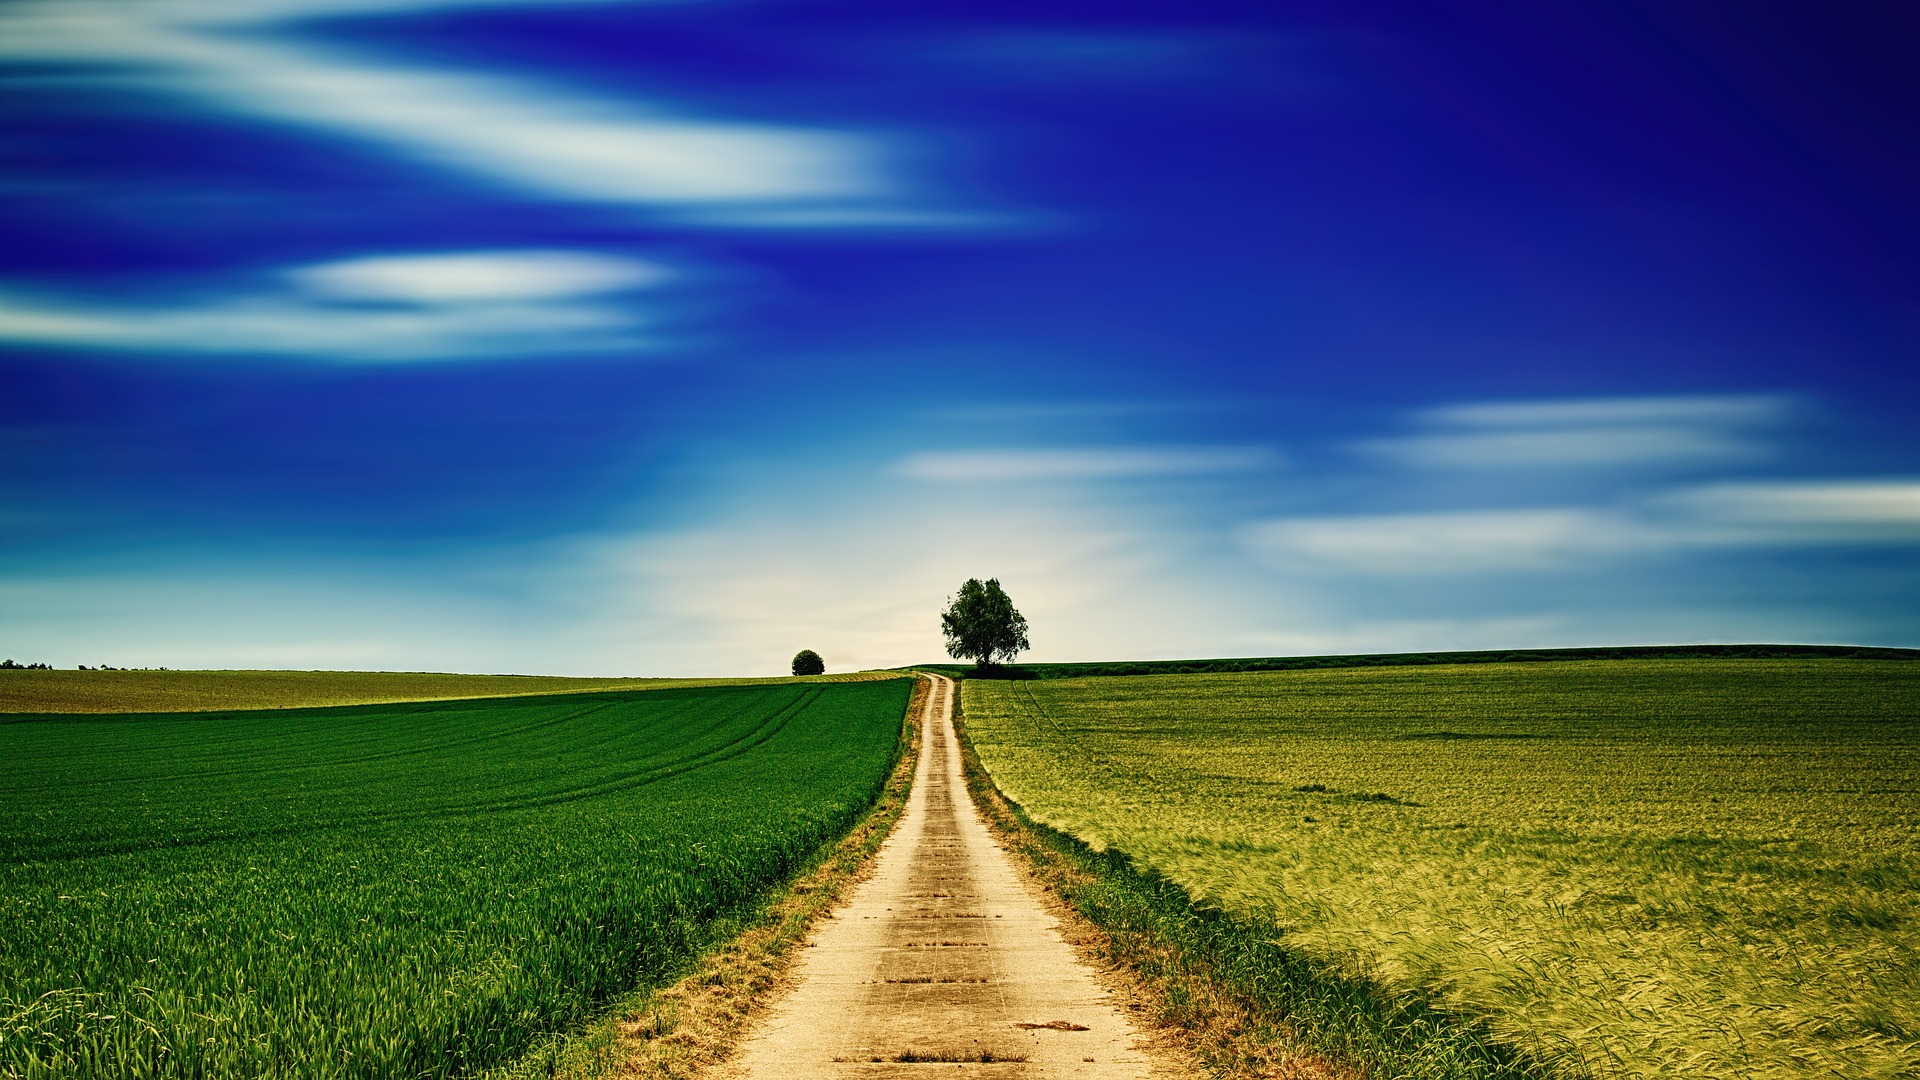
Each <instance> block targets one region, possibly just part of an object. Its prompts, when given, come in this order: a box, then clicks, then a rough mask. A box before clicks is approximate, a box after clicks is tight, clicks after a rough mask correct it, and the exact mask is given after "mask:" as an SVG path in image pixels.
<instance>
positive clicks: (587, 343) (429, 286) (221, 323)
mask: <svg viewBox="0 0 1920 1080" xmlns="http://www.w3.org/2000/svg"><path fill="white" fill-rule="evenodd" d="M669 276H670V274H669V273H668V271H667V270H666V269H665V268H663V267H661V266H659V265H658V264H655V263H652V262H646V261H642V260H636V259H622V258H616V257H613V256H608V255H599V254H594V253H590V252H558V251H535V252H501V251H489V252H457V253H435V254H426V255H389V256H370V257H365V258H359V259H350V260H344V261H340V262H330V263H320V264H316V265H310V266H300V267H293V268H290V269H287V270H284V271H281V272H280V273H279V274H277V275H274V276H273V277H272V279H271V280H270V282H269V283H268V284H267V285H265V286H262V287H259V288H256V289H254V290H253V291H251V292H247V293H244V294H242V295H239V296H237V297H228V298H221V299H216V300H178V301H175V302H173V303H168V304H145V305H141V304H131V303H122V302H106V301H100V300H90V299H71V298H67V299H62V298H54V297H48V296H45V295H42V294H24V293H9V292H6V291H0V342H13V343H19V344H27V345H41V346H52V347H58V348H77V349H103V350H123V349H124V350H136V351H141V352H154V353H187V354H207V355H238V354H253V355H268V356H293V357H302V358H309V359H323V360H344V361H409V360H436V359H457V358H462V357H481V356H496V355H504V354H512V353H541V352H583V351H599V350H607V349H633V348H641V347H645V346H647V345H648V344H649V343H650V336H649V329H650V324H651V323H652V322H653V321H654V315H653V312H652V311H651V310H649V309H648V308H646V307H643V306H641V305H640V304H638V303H637V302H636V300H635V298H634V297H633V296H631V295H629V294H631V293H633V292H635V291H637V290H640V289H644V288H647V287H651V286H654V285H656V284H658V283H660V282H662V281H665V280H666V279H667V278H668V277H669Z"/></svg>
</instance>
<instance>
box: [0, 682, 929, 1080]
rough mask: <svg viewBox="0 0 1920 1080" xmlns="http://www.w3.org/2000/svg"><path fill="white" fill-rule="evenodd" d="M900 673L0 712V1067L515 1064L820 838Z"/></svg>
mask: <svg viewBox="0 0 1920 1080" xmlns="http://www.w3.org/2000/svg"><path fill="white" fill-rule="evenodd" d="M910 689H911V683H910V682H909V681H908V680H906V679H888V680H884V681H864V682H846V683H809V682H803V681H796V680H783V681H782V682H781V683H780V684H779V685H769V686H741V687H714V686H705V687H698V688H690V689H662V690H650V691H645V692H630V691H629V692H600V693H577V694H567V695H562V696H546V697H516V698H496V699H487V700H463V701H443V702H429V703H411V704H401V705H376V706H356V707H347V708H330V709H303V710H273V711H256V712H231V713H215V714H147V715H115V716H73V715H62V716H25V717H20V716H15V717H5V718H0V1076H8V1077H38V1076H48V1077H54V1076H58V1077H95V1076H108V1077H132V1076H143V1077H144V1076H163V1077H165V1076H181V1077H186V1076H193V1077H255V1076H289V1077H292V1076H300V1077H307V1076H311V1077H402V1076H404V1077H434V1076H455V1075H462V1074H466V1073H469V1072H473V1071H476V1070H479V1069H482V1068H485V1067H487V1066H490V1065H494V1064H497V1063H500V1062H503V1061H507V1060H510V1059H512V1058H513V1057H514V1056H515V1055H516V1054H519V1053H520V1052H522V1051H523V1050H524V1049H525V1048H526V1047H527V1046H528V1045H529V1044H530V1043H531V1042H532V1041H533V1040H534V1039H535V1038H536V1037H537V1036H539V1035H541V1034H543V1033H546V1032H552V1031H559V1030H565V1029H567V1028H569V1027H571V1026H574V1025H576V1024H578V1023H579V1022H581V1021H582V1020H584V1019H585V1018H586V1017H587V1016H588V1015H590V1014H591V1012H592V1011H593V1009H594V1008H595V1007H596V1005H597V1004H598V1003H600V1002H602V1001H605V1000H606V999H607V998H608V997H610V996H611V995H614V994H617V993H620V992H622V991H625V990H628V989H630V988H632V987H635V986H637V985H641V984H645V983H649V982H652V981H655V980H658V979H660V978H662V977H663V976H666V975H668V974H670V973H672V972H674V971H675V970H676V969H677V968H678V967H680V966H683V965H684V964H685V963H686V962H687V961H688V960H689V959H690V958H691V957H692V956H693V955H694V954H695V953H697V952H698V950H699V949H700V948H701V947H702V946H703V945H704V944H705V943H706V942H707V941H708V940H709V939H710V938H711V936H712V935H713V933H714V932H715V931H714V926H715V924H716V920H720V919H724V918H726V917H728V916H730V915H731V914H733V913H735V912H739V911H741V910H743V908H744V906H745V905H748V904H750V903H752V902H753V901H754V899H755V898H756V897H757V896H759V895H760V894H761V893H762V892H763V890H765V889H766V888H768V887H769V886H770V885H772V884H773V883H775V882H777V881H778V880H780V879H782V878H783V877H784V876H785V875H787V874H789V873H791V872H792V871H793V870H795V869H797V868H798V867H799V866H800V865H802V864H803V863H804V862H805V861H806V860H807V859H808V858H809V857H810V856H811V855H812V854H813V853H814V852H815V851H816V850H818V849H819V848H820V846H821V845H822V844H824V843H826V842H828V841H830V840H832V839H834V838H835V837H837V836H838V835H839V834H840V833H841V832H842V831H844V829H845V828H846V827H847V826H848V825H849V824H851V823H852V822H853V820H854V819H855V818H856V817H857V816H858V815H859V814H860V813H861V812H862V811H863V810H864V809H865V808H866V807H867V806H869V805H870V804H871V803H872V800H873V799H874V797H875V796H876V795H877V794H878V792H879V790H880V787H881V785H882V784H883V783H884V781H885V776H886V773H887V769H888V767H889V765H890V764H891V762H892V758H893V752H894V749H895V746H896V742H897V739H898V736H899V733H900V726H901V719H902V713H903V710H904V709H905V707H906V702H907V697H908V693H909V691H910Z"/></svg>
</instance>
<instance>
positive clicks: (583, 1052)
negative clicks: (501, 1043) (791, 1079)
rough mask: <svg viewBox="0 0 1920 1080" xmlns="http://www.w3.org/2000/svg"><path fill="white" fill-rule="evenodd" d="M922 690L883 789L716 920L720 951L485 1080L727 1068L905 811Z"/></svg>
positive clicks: (584, 1079)
mask: <svg viewBox="0 0 1920 1080" xmlns="http://www.w3.org/2000/svg"><path fill="white" fill-rule="evenodd" d="M930 685H931V684H930V683H929V682H928V681H927V680H926V679H916V680H914V690H913V697H912V700H911V701H910V702H909V703H908V705H907V711H906V714H905V719H904V720H903V722H902V727H901V732H900V744H899V745H900V749H899V752H898V756H897V757H896V759H895V761H894V766H893V771H892V773H891V774H890V775H889V776H888V779H887V784H886V788H885V789H884V790H883V791H882V793H881V795H880V798H879V800H878V801H877V802H875V803H874V806H873V809H872V810H870V811H868V813H867V815H866V816H865V817H864V818H862V819H861V820H860V821H859V822H858V823H857V824H855V825H854V827H853V828H852V829H851V830H849V831H848V833H847V835H846V836H845V837H843V838H842V839H841V840H840V842H839V843H838V844H835V845H833V846H832V848H830V849H829V850H826V851H824V852H822V853H821V855H820V856H819V857H817V858H816V859H814V860H813V861H811V862H809V863H808V864H807V865H806V866H804V867H803V868H802V869H801V870H800V871H799V873H798V874H796V875H795V876H794V878H793V879H792V880H791V881H789V882H786V883H784V884H782V885H780V886H778V887H776V888H774V889H772V890H769V892H768V893H767V895H766V896H765V897H764V898H762V900H761V901H760V903H758V904H757V905H756V906H755V907H754V908H753V909H752V910H751V911H748V912H745V913H743V914H741V915H740V916H738V917H733V918H729V919H726V920H722V921H720V922H716V923H715V924H714V927H713V930H714V933H713V935H712V940H713V941H714V942H716V943H718V944H717V945H716V946H714V947H711V948H709V949H708V950H707V951H706V952H705V953H704V954H703V955H701V956H700V957H699V958H698V960H697V961H696V962H695V963H694V964H693V965H692V970H690V971H688V972H687V973H686V974H684V975H682V976H681V977H680V978H679V979H678V980H677V981H675V982H672V983H670V984H667V985H654V986H648V987H643V988H641V989H638V990H635V991H633V992H630V993H628V994H625V995H623V996H621V997H620V998H617V999H615V1000H614V1001H612V1002H611V1003H609V1004H608V1005H607V1006H606V1007H605V1008H603V1009H602V1010H601V1011H600V1013H599V1015H598V1016H596V1017H595V1018H594V1020H593V1021H592V1022H591V1023H589V1024H587V1025H585V1026H584V1027H583V1028H582V1029H580V1030H577V1031H573V1032H561V1033H553V1034H550V1035H547V1036H545V1037H543V1038H542V1039H541V1040H540V1042H539V1043H538V1044H537V1045H536V1046H535V1047H534V1049H532V1050H531V1051H529V1052H528V1053H527V1054H525V1055H524V1056H523V1057H521V1058H520V1059H519V1060H518V1061H516V1062H514V1063H512V1064H510V1065H507V1066H504V1067H501V1068H499V1069H495V1070H492V1071H490V1072H488V1073H486V1074H484V1075H485V1078H486V1080H536V1078H543V1077H544V1078H551V1077H560V1078H562V1080H601V1078H604V1077H609V1076H623V1077H634V1076H638V1077H648V1078H652V1080H685V1078H687V1077H690V1076H693V1075H694V1074H695V1073H697V1072H699V1071H701V1070H703V1069H708V1068H711V1067H712V1066H714V1065H716V1064H719V1063H721V1062H723V1061H725V1060H726V1059H727V1058H728V1056H730V1055H731V1054H732V1053H733V1052H734V1051H735V1050H736V1049H737V1048H738V1047H739V1044H740V1042H741V1040H742V1039H743V1037H744V1036H745V1035H746V1034H747V1032H748V1029H749V1027H750V1025H751V1024H752V1023H753V1021H754V1019H755V1018H756V1017H757V1016H758V1015H759V1014H760V1013H761V1012H762V1011H763V1010H764V1008H765V1006H766V1005H767V1004H768V1003H769V1002H770V1001H771V1000H772V996H773V993H774V992H775V991H776V990H777V989H779V987H780V986H781V985H782V984H784V983H786V982H787V981H788V979H789V974H788V973H789V970H790V969H791V968H792V966H793V964H794V962H795V961H796V960H797V959H798V956H799V953H798V947H799V946H800V945H801V943H802V942H804V941H805V939H806V936H807V934H808V932H809V931H810V930H811V929H812V927H813V924H814V922H815V921H816V920H818V919H820V918H821V917H822V916H824V915H826V913H827V912H828V911H829V910H830V909H831V908H832V907H833V906H834V905H835V904H838V903H839V902H840V901H841V900H842V899H843V898H844V897H845V896H846V895H847V893H848V891H849V890H851V889H852V887H853V886H854V885H855V884H857V883H858V882H860V881H861V880H862V879H864V878H865V877H866V874H867V871H868V870H869V868H870V867H871V865H872V858H873V854H874V853H875V852H876V851H878V850H879V849H880V845H881V844H882V843H883V842H885V840H886V838H887V835H888V834H889V833H891V832H892V831H893V826H894V823H895V822H897V821H898V820H899V819H900V815H901V814H902V813H903V812H904V811H905V810H906V806H907V795H908V793H909V792H910V791H911V790H912V788H913V774H914V766H915V763H916V762H917V761H918V759H919V753H920V723H919V720H920V713H921V712H922V710H924V709H925V707H926V694H927V692H928V689H929V687H930Z"/></svg>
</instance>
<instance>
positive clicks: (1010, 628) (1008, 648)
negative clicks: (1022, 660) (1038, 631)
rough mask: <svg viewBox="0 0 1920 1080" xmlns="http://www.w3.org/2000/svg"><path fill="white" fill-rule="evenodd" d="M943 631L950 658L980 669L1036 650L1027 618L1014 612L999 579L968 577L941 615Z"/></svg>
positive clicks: (1011, 602) (941, 629)
mask: <svg viewBox="0 0 1920 1080" xmlns="http://www.w3.org/2000/svg"><path fill="white" fill-rule="evenodd" d="M940 632H941V633H943V634H945V635H946V636H947V655H948V656H951V657H953V658H954V659H955V660H972V661H973V662H974V663H975V664H977V665H979V666H980V667H987V666H989V665H991V664H995V663H998V662H999V661H1002V660H1012V659H1013V658H1014V656H1015V655H1017V654H1018V653H1019V652H1020V650H1022V649H1031V648H1033V646H1032V645H1030V644H1028V643H1027V619H1026V616H1024V615H1022V614H1020V613H1019V612H1018V611H1015V610H1014V608H1013V601H1012V600H1009V599H1008V598H1007V594H1006V591H1005V590H1003V589H1001V588H1000V579H998V578H988V579H987V580H986V581H984V582H983V581H981V580H980V579H978V578H968V579H967V583H966V584H965V585H962V586H960V594H959V595H958V596H955V597H953V598H952V599H951V600H949V601H948V602H947V610H946V611H944V612H942V613H941V614H940Z"/></svg>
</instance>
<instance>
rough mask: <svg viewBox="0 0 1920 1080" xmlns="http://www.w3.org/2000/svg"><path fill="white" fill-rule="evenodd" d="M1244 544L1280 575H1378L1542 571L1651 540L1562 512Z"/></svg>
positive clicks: (1246, 536)
mask: <svg viewBox="0 0 1920 1080" xmlns="http://www.w3.org/2000/svg"><path fill="white" fill-rule="evenodd" d="M1241 539H1242V542H1243V543H1244V544H1245V545H1246V547H1247V548H1248V550H1249V552H1250V553H1252V554H1253V555H1255V556H1256V557H1257V558H1259V559H1261V560H1262V561H1264V562H1266V563H1268V564H1269V565H1274V566H1278V567H1280V568H1283V569H1297V570H1318V569H1327V570H1338V571H1344V572H1347V573H1356V574H1380V575H1402V574H1478V573H1490V572H1505V571H1512V570H1540V569H1546V568H1549V567H1557V566H1561V565H1564V564H1566V563H1567V562H1569V561H1572V560H1574V559H1578V558H1582V557H1588V556H1594V555H1611V554H1616V553H1618V552H1622V551H1628V550H1633V549H1636V548H1640V547H1644V546H1645V545H1646V544H1647V541H1648V538H1647V537H1646V536H1645V535H1644V533H1643V530H1642V529H1641V528H1638V527H1636V526H1634V525H1633V524H1632V523H1631V522H1628V521H1625V520H1622V519H1620V518H1618V517H1616V516H1615V515H1612V514H1609V513H1606V512H1603V511H1596V510H1580V509H1564V508H1559V509H1539V510H1479V511H1459V512H1453V513H1434V514H1373V515H1366V516H1356V517H1314V518H1288V519H1282V520H1276V521H1266V522H1260V523H1258V524H1255V525H1250V526H1248V527H1247V528H1246V529H1245V530H1243V532H1242V537H1241Z"/></svg>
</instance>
